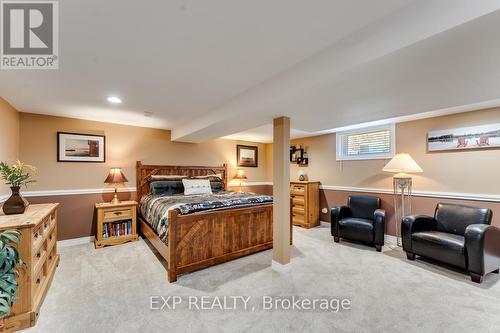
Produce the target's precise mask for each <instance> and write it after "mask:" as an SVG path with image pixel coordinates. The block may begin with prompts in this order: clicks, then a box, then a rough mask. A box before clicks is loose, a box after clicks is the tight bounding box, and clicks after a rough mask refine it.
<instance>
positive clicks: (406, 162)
mask: <svg viewBox="0 0 500 333" xmlns="http://www.w3.org/2000/svg"><path fill="white" fill-rule="evenodd" d="M382 171H385V172H392V173H395V175H394V176H393V177H392V186H393V190H394V210H395V216H396V217H397V218H399V223H396V237H397V245H398V246H401V237H400V230H399V229H400V223H401V220H402V219H403V218H404V217H405V216H406V212H405V200H406V201H408V207H409V210H408V212H409V213H410V214H411V195H412V186H413V181H412V178H411V176H410V175H409V174H408V173H417V172H423V170H422V168H421V167H420V166H419V165H418V164H417V162H415V160H414V159H413V158H412V157H411V156H410V155H409V154H397V155H396V156H394V157H393V158H392V160H390V161H389V163H387V164H386V165H385V167H384V168H383V169H382ZM398 197H400V198H401V201H400V202H398V201H397V198H398Z"/></svg>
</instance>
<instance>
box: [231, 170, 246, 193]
mask: <svg viewBox="0 0 500 333" xmlns="http://www.w3.org/2000/svg"><path fill="white" fill-rule="evenodd" d="M233 179H237V180H239V182H240V192H241V183H242V181H243V180H244V179H247V176H246V175H245V170H243V169H239V170H238V172H237V173H236V176H234V178H233Z"/></svg>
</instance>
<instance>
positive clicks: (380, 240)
mask: <svg viewBox="0 0 500 333" xmlns="http://www.w3.org/2000/svg"><path fill="white" fill-rule="evenodd" d="M373 233H374V234H373V240H374V241H373V242H374V243H375V245H384V236H385V210H384V209H377V210H375V213H374V214H373Z"/></svg>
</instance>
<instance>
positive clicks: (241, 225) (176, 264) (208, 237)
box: [141, 205, 273, 282]
mask: <svg viewBox="0 0 500 333" xmlns="http://www.w3.org/2000/svg"><path fill="white" fill-rule="evenodd" d="M168 221H169V223H168V228H169V230H168V246H167V245H166V244H165V243H163V242H162V241H161V240H160V238H159V237H158V235H157V234H156V233H155V232H154V231H153V229H152V228H151V227H150V226H149V225H148V224H147V223H146V222H144V221H142V220H141V233H142V234H143V235H144V236H145V237H146V238H148V239H149V241H150V242H151V244H152V245H153V246H154V247H155V248H156V249H157V250H158V252H160V254H161V255H162V256H163V257H164V258H165V259H166V260H167V263H168V281H169V282H175V281H177V275H179V274H182V273H186V272H192V271H195V270H198V269H201V268H205V267H209V266H213V265H216V264H220V263H223V262H226V261H229V260H233V259H236V258H239V257H243V256H246V255H249V254H252V253H255V252H259V251H263V250H267V249H271V248H272V247H273V207H272V205H264V206H254V207H247V208H237V209H226V210H219V211H208V212H199V213H194V214H187V215H180V214H179V213H178V211H176V210H172V211H170V212H169V218H168Z"/></svg>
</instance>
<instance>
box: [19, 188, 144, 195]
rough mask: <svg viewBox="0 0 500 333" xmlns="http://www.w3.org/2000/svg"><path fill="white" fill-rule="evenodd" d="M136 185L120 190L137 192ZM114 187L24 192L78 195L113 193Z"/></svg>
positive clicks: (23, 193) (24, 193)
mask: <svg viewBox="0 0 500 333" xmlns="http://www.w3.org/2000/svg"><path fill="white" fill-rule="evenodd" d="M135 190H136V188H135V187H126V188H119V189H118V192H135ZM114 191H115V190H114V189H112V188H89V189H72V190H53V191H27V192H22V195H23V196H25V197H46V196H56V195H78V194H101V193H113V192H114Z"/></svg>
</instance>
